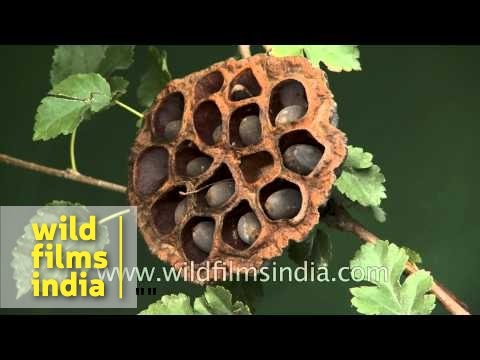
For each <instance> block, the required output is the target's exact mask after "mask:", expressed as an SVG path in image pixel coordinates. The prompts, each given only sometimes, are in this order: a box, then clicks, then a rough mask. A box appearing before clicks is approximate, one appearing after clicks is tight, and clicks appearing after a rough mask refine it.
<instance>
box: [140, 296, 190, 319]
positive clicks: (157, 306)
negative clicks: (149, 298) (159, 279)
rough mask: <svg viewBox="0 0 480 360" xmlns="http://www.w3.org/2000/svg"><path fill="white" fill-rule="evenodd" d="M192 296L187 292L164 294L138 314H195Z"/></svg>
mask: <svg viewBox="0 0 480 360" xmlns="http://www.w3.org/2000/svg"><path fill="white" fill-rule="evenodd" d="M193 314H194V313H193V308H192V305H191V304H190V298H189V297H188V296H187V295H185V294H178V295H164V296H162V298H161V299H160V300H158V301H157V302H154V303H153V304H150V305H149V306H148V308H147V309H145V310H143V311H141V312H139V313H138V315H193Z"/></svg>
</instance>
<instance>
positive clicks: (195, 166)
mask: <svg viewBox="0 0 480 360" xmlns="http://www.w3.org/2000/svg"><path fill="white" fill-rule="evenodd" d="M211 164H212V159H211V158H209V157H206V156H199V157H197V158H195V159H193V160H190V161H189V162H188V163H187V167H186V170H185V172H186V174H187V176H199V175H200V174H202V173H204V172H205V171H207V169H208V168H209V167H210V165H211Z"/></svg>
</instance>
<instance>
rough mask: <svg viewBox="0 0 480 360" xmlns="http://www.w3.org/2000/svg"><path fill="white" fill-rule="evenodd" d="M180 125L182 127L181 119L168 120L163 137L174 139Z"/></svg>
mask: <svg viewBox="0 0 480 360" xmlns="http://www.w3.org/2000/svg"><path fill="white" fill-rule="evenodd" d="M181 127H182V121H181V120H175V121H170V122H169V123H168V124H167V125H166V126H165V132H164V133H163V137H164V138H165V140H167V141H172V140H173V139H175V138H176V137H177V134H178V132H179V131H180V128H181Z"/></svg>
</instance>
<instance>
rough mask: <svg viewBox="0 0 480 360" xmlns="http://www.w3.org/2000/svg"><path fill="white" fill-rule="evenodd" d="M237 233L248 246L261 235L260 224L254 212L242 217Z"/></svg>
mask: <svg viewBox="0 0 480 360" xmlns="http://www.w3.org/2000/svg"><path fill="white" fill-rule="evenodd" d="M237 232H238V236H239V237H240V239H242V241H243V242H245V243H247V244H249V245H250V244H252V243H253V242H254V241H255V240H256V239H257V236H258V234H259V233H260V222H259V221H258V219H257V216H256V215H255V213H253V212H251V211H250V212H248V213H246V214H245V215H243V216H241V217H240V219H239V220H238V224H237Z"/></svg>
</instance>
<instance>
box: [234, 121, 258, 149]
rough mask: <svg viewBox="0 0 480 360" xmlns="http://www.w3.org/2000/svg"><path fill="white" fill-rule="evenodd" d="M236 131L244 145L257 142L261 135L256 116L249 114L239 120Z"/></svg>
mask: <svg viewBox="0 0 480 360" xmlns="http://www.w3.org/2000/svg"><path fill="white" fill-rule="evenodd" d="M238 133H239V135H240V139H241V140H242V142H243V144H244V145H253V144H258V143H259V142H260V140H261V135H262V128H261V126H260V119H259V118H258V116H256V115H250V116H247V117H244V118H243V119H242V121H240V127H239V129H238Z"/></svg>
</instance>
